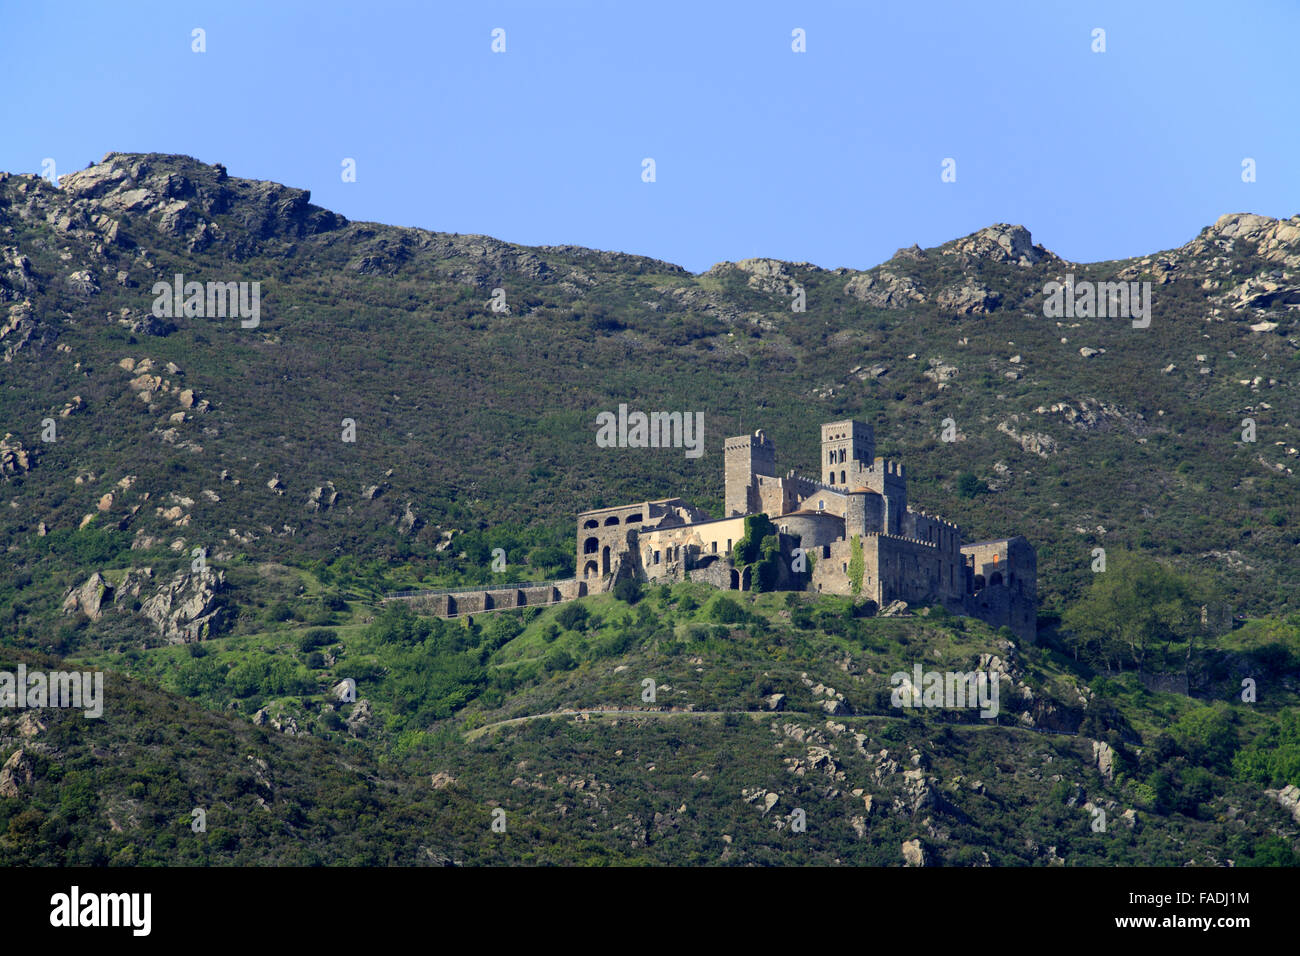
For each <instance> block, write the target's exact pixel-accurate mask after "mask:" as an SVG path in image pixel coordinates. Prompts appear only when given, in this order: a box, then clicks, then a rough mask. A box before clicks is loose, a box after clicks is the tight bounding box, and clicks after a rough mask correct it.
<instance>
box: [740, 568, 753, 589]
mask: <svg viewBox="0 0 1300 956" xmlns="http://www.w3.org/2000/svg"><path fill="white" fill-rule="evenodd" d="M752 570H753V569H752V568H750V567H749V566H746V567H745V570H744V571H741V572H740V589H741V590H742V591H748V590H749V585H750V581H751V579H752V575H751V573H750V572H751V571H752Z"/></svg>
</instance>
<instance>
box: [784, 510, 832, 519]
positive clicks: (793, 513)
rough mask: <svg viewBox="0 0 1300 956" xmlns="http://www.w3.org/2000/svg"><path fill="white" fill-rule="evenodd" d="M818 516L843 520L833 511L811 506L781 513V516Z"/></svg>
mask: <svg viewBox="0 0 1300 956" xmlns="http://www.w3.org/2000/svg"><path fill="white" fill-rule="evenodd" d="M818 516H820V517H823V518H835V519H836V520H843V519H842V518H840V516H839V515H837V514H835V512H833V511H814V510H813V509H812V508H800V509H799V510H798V511H790V512H787V513H786V514H783V515H781V517H782V518H816V517H818Z"/></svg>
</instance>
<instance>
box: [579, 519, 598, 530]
mask: <svg viewBox="0 0 1300 956" xmlns="http://www.w3.org/2000/svg"><path fill="white" fill-rule="evenodd" d="M582 526H583V527H584V528H599V527H600V522H599V521H597V520H596V519H595V518H591V519H589V520H587V521H584V522H583V523H582Z"/></svg>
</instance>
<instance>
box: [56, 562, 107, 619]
mask: <svg viewBox="0 0 1300 956" xmlns="http://www.w3.org/2000/svg"><path fill="white" fill-rule="evenodd" d="M112 593H113V588H112V586H111V585H109V583H108V582H107V581H106V580H104V576H103V575H102V574H100V573H99V572H98V571H96V572H95V573H94V574H92V575H91V576H90V577H88V578H86V580H85V582H84V583H83V584H82V585H81V586H80V587H75V588H73V589H72V590H70V591H69V592H68V593H67V596H66V597H64V599H63V613H65V614H75V613H77V612H78V611H80V612H81V613H82V614H84V615H86V617H88V618H90V619H91V620H92V621H98V620H99V618H100V616H101V615H102V613H103V612H102V611H101V607H102V606H103V604H104V600H105V598H107V597H110V596H111V595H112Z"/></svg>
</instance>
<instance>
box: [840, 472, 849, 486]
mask: <svg viewBox="0 0 1300 956" xmlns="http://www.w3.org/2000/svg"><path fill="white" fill-rule="evenodd" d="M848 483H849V476H848V474H847V473H845V472H842V471H841V472H840V484H841V485H847V484H848Z"/></svg>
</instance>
